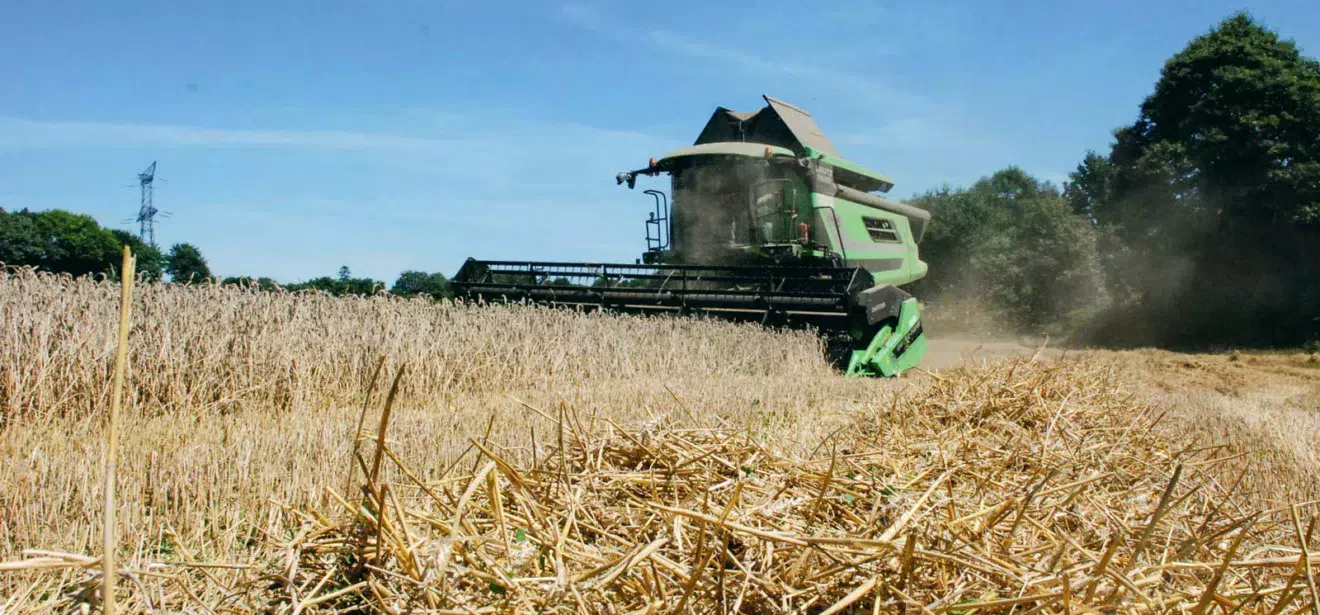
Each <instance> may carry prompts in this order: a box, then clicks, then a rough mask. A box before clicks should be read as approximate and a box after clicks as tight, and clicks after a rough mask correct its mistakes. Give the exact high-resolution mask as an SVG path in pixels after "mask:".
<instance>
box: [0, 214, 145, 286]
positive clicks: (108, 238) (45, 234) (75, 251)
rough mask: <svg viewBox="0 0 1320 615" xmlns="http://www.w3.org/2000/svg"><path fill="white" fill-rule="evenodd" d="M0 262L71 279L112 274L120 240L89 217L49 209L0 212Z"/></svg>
mask: <svg viewBox="0 0 1320 615" xmlns="http://www.w3.org/2000/svg"><path fill="white" fill-rule="evenodd" d="M0 239H3V241H0V262H4V263H5V264H7V265H20V266H24V265H26V266H32V267H37V268H39V269H44V270H46V271H54V272H58V273H67V274H70V275H74V276H80V275H88V274H95V273H112V272H113V271H114V270H115V269H117V268H118V267H119V265H120V253H119V251H120V249H121V248H122V246H121V244H120V242H119V240H118V239H117V238H116V237H115V236H114V235H113V234H111V233H110V232H109V231H107V230H105V229H103V228H101V225H99V224H97V223H96V220H94V219H92V217H91V216H87V215H82V214H74V213H70V212H67V211H63V210H59V209H52V210H49V211H42V212H32V211H28V210H26V209H21V210H19V211H16V212H12V213H10V212H3V210H0Z"/></svg>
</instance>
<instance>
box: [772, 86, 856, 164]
mask: <svg viewBox="0 0 1320 615" xmlns="http://www.w3.org/2000/svg"><path fill="white" fill-rule="evenodd" d="M762 98H764V99H765V102H766V103H767V104H769V105H770V108H771V109H773V110H774V111H775V112H776V113H777V114H778V115H779V118H780V120H782V121H783V122H784V124H785V125H786V126H787V127H788V131H789V132H790V133H792V134H793V136H794V137H796V138H797V140H798V142H799V143H801V144H802V145H805V146H807V147H810V148H811V149H814V150H816V151H818V152H820V153H822V154H827V155H830V156H834V157H835V158H842V156H840V155H839V150H837V149H834V144H833V143H830V140H829V139H827V138H825V133H823V132H821V131H820V126H817V125H816V120H815V118H812V117H811V114H810V113H807V111H806V110H805V109H801V108H798V107H795V106H793V105H790V104H788V103H786V102H784V101H782V100H779V99H776V98H773V97H771V96H769V95H763V96H762Z"/></svg>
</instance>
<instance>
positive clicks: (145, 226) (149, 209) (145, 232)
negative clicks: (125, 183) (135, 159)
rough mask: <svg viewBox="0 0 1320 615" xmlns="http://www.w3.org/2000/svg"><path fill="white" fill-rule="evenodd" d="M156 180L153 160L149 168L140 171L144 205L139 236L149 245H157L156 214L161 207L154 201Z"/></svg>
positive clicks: (139, 223) (139, 176) (141, 210)
mask: <svg viewBox="0 0 1320 615" xmlns="http://www.w3.org/2000/svg"><path fill="white" fill-rule="evenodd" d="M155 182H156V162H155V161H152V163H151V166H149V167H147V170H145V171H143V172H141V173H138V184H139V185H140V186H141V187H142V206H141V208H139V209H138V215H137V223H138V225H139V227H138V237H139V238H141V239H142V241H143V242H144V243H146V244H147V245H151V246H154V245H156V226H155V222H156V214H158V213H160V210H159V209H156V206H155V205H154V204H153V203H152V196H153V193H154V192H155V191H154V190H153V184H154V183H155Z"/></svg>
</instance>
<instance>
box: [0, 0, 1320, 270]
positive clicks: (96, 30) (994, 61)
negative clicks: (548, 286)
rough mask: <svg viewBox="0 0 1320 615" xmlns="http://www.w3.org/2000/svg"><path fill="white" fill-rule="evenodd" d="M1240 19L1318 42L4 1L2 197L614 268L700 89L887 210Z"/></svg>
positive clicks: (1046, 140)
mask: <svg viewBox="0 0 1320 615" xmlns="http://www.w3.org/2000/svg"><path fill="white" fill-rule="evenodd" d="M1242 8H1246V9H1248V10H1250V11H1251V12H1252V13H1253V15H1255V16H1256V17H1257V18H1258V19H1260V20H1261V21H1263V22H1264V23H1265V24H1266V25H1268V26H1270V27H1272V28H1275V29H1276V30H1279V31H1280V32H1281V33H1282V34H1283V35H1284V36H1285V37H1289V38H1293V39H1294V40H1296V41H1297V43H1298V44H1299V45H1300V46H1301V47H1302V50H1303V52H1305V53H1307V55H1311V56H1313V57H1314V56H1316V55H1318V54H1320V3H1317V2H1315V1H1314V0H1296V1H1278V2H1243V1H1242V0H1237V1H1236V2H1221V1H1213V0H1212V1H1198V2H1190V1H1187V2H1183V1H1178V2H1172V1H1170V2H1164V1H1158V0H1157V1H1150V0H1145V1H1142V2H1132V1H1126V0H1113V1H1106V2H1094V1H1088V2H1074V3H1056V4H1053V5H1050V6H1047V7H1046V6H1041V7H1036V6H1035V3H1019V2H1013V3H989V2H973V1H968V2H952V3H944V2H909V3H881V2H855V1H852V0H843V1H840V2H832V3H821V4H820V5H819V8H812V7H811V4H810V3H802V2H784V3H765V2H760V3H755V4H752V3H749V4H746V5H744V6H742V7H733V6H731V5H730V6H728V7H727V8H726V7H725V6H724V4H723V3H713V2H701V3H696V2H692V3H687V2H666V3H625V2H599V3H594V2H582V3H568V4H558V3H506V2H501V1H498V0H492V1H486V2H422V1H420V0H410V1H403V0H381V1H379V2H341V1H338V0H320V1H316V2H249V1H245V0H243V1H240V0H229V1H225V2H204V3H203V2H122V3H121V2H104V1H99V2H52V1H40V0H32V1H29V0H18V1H15V0H7V1H6V2H4V5H3V10H2V11H0V14H2V15H3V18H0V57H2V58H4V59H3V60H2V61H0V207H4V208H6V209H17V208H22V207H27V208H32V209H47V208H55V207H58V208H64V209H69V210H73V211H77V212H83V213H88V214H91V215H93V216H95V217H96V218H97V220H99V221H100V222H101V223H102V224H103V225H107V226H111V227H122V228H130V227H131V226H132V225H130V224H124V223H122V222H121V221H122V220H124V219H126V218H130V217H132V216H133V215H134V214H135V213H136V210H137V199H138V192H137V187H136V181H135V175H136V173H137V172H139V171H141V170H142V169H143V168H144V167H146V166H147V165H148V164H149V163H150V162H151V161H153V160H156V161H159V171H158V176H159V177H160V178H162V179H163V180H164V181H161V182H158V184H157V191H156V199H157V206H158V207H159V208H161V209H162V210H166V211H169V212H171V213H172V217H171V218H170V219H168V220H165V221H163V222H162V223H161V224H160V225H159V228H158V239H159V241H160V242H161V243H162V244H165V245H168V244H171V243H174V242H181V241H187V242H191V243H194V244H196V245H198V246H199V247H200V248H201V249H202V251H203V253H204V254H205V255H206V256H207V257H208V259H209V260H210V262H211V265H212V268H213V269H214V270H215V271H216V272H217V273H219V274H222V275H237V274H254V275H270V276H274V277H276V278H277V279H279V280H281V281H286V282H287V281H297V280H301V279H306V278H310V277H315V276H318V275H328V274H333V273H334V272H335V271H336V270H337V269H338V268H339V266H340V265H348V266H349V267H350V268H352V270H353V272H354V274H356V275H369V276H372V277H376V278H380V279H386V280H393V279H394V278H395V277H396V276H397V274H398V273H399V272H400V271H402V270H404V269H422V270H427V271H442V272H445V273H447V274H452V273H453V272H454V271H455V270H457V268H458V266H459V265H460V264H461V263H462V261H463V259H464V258H466V257H467V256H478V257H483V258H511V259H522V258H526V259H545V260H549V259H565V260H595V261H619V260H622V261H625V262H631V260H632V259H633V258H635V257H636V256H637V254H638V253H639V252H640V251H641V250H643V249H644V242H643V241H642V234H643V225H642V220H643V219H644V217H645V215H646V213H645V212H646V211H647V207H648V201H647V197H645V196H643V195H642V194H640V190H641V188H642V186H639V188H638V191H637V192H629V191H627V190H626V189H622V188H617V187H615V185H614V181H613V176H614V174H615V173H616V172H618V171H622V170H626V169H632V168H636V167H639V166H643V165H644V164H645V162H646V160H647V159H648V158H649V157H651V156H657V155H660V154H663V153H664V152H666V151H669V150H671V149H675V148H677V147H681V146H684V145H688V144H690V143H691V141H692V140H693V139H694V138H695V137H696V134H697V132H698V131H699V130H700V128H701V126H702V125H703V124H704V122H705V121H706V119H707V118H708V117H709V114H710V112H711V111H712V110H713V109H714V108H715V107H716V106H717V105H723V106H726V107H730V108H734V109H746V110H751V109H755V108H758V107H759V106H760V105H761V100H760V95H761V94H762V93H769V94H771V95H773V96H777V97H779V98H782V99H784V100H787V101H789V102H792V103H794V104H797V105H799V106H802V107H805V108H807V109H808V110H810V111H811V112H812V113H813V114H814V115H815V116H816V118H817V121H818V122H819V124H820V125H821V127H822V128H823V130H824V132H825V133H826V134H827V135H828V136H829V137H830V138H831V139H832V140H833V141H834V142H835V144H836V145H837V146H838V147H839V149H840V150H841V151H842V152H843V154H844V155H845V156H846V157H848V158H851V159H853V160H855V161H857V162H859V163H861V164H864V165H866V166H869V167H871V168H874V169H877V170H879V171H882V172H884V173H887V174H889V175H891V176H893V177H894V178H895V179H896V181H897V182H898V185H897V187H896V188H895V189H894V192H893V194H894V195H897V196H900V197H908V196H911V195H912V194H916V193H920V192H924V191H926V190H929V189H932V188H936V187H939V186H940V185H942V184H945V183H948V184H951V185H964V184H967V183H969V182H971V181H975V179H976V178H978V177H980V176H983V175H986V174H989V173H991V172H993V171H994V170H996V169H998V168H1001V167H1004V166H1007V165H1010V164H1016V165H1019V166H1021V167H1023V168H1025V169H1027V170H1028V171H1030V172H1032V173H1035V174H1037V175H1038V176H1040V177H1042V178H1046V179H1051V180H1054V181H1056V182H1058V181H1061V180H1062V179H1063V178H1065V177H1066V175H1067V173H1068V172H1069V171H1070V170H1071V169H1072V168H1073V167H1074V166H1075V165H1076V163H1077V161H1078V160H1079V159H1080V158H1081V156H1082V155H1083V154H1084V152H1085V151H1086V150H1087V149H1103V148H1105V146H1106V144H1107V143H1108V142H1109V138H1110V132H1111V131H1112V130H1113V129H1114V128H1115V127H1117V126H1119V125H1121V124H1125V123H1128V122H1130V121H1132V119H1134V118H1135V115H1136V112H1137V106H1138V104H1139V103H1140V101H1141V99H1142V98H1143V97H1144V96H1145V95H1146V94H1148V93H1149V91H1150V89H1151V87H1152V85H1153V84H1154V82H1155V80H1156V78H1157V77H1158V75H1159V69H1160V67H1161V65H1162V64H1163V62H1164V60H1165V59H1166V58H1168V56H1170V55H1172V54H1173V53H1176V52H1177V51H1178V50H1179V49H1181V48H1182V47H1183V46H1184V45H1185V44H1186V43H1187V41H1189V40H1190V39H1191V38H1193V37H1195V36H1196V35H1198V34H1201V33H1203V32H1205V31H1207V30H1209V29H1210V28H1211V27H1213V26H1214V25H1215V24H1216V23H1217V22H1218V21H1219V20H1221V19H1222V18H1224V17H1226V16H1228V15H1229V14H1230V13H1232V12H1233V11H1235V10H1238V9H1242ZM656 183H657V184H658V183H659V182H656ZM648 187H649V186H648ZM657 187H660V186H657Z"/></svg>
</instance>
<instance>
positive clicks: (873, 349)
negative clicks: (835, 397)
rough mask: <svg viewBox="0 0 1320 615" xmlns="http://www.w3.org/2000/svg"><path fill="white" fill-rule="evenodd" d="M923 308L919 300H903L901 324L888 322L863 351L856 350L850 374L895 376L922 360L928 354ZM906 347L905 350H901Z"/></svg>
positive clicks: (849, 368)
mask: <svg viewBox="0 0 1320 615" xmlns="http://www.w3.org/2000/svg"><path fill="white" fill-rule="evenodd" d="M920 327H921V307H920V306H919V305H918V304H917V300H916V299H907V300H905V301H903V305H902V307H901V308H900V309H899V314H898V323H897V327H894V326H890V325H885V326H883V327H881V328H880V331H879V332H877V333H876V334H875V337H873V338H871V343H870V344H868V345H867V347H866V348H865V349H863V350H854V351H853V353H852V357H851V358H850V359H849V360H848V372H847V375H849V376H884V377H892V376H897V375H899V374H901V373H903V372H904V371H905V370H909V369H912V368H914V367H916V366H917V365H918V364H919V363H921V358H922V356H924V355H925V354H926V334H925V333H924V332H923V331H922V330H921V328H920ZM898 350H902V352H901V353H897V351H898Z"/></svg>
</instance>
